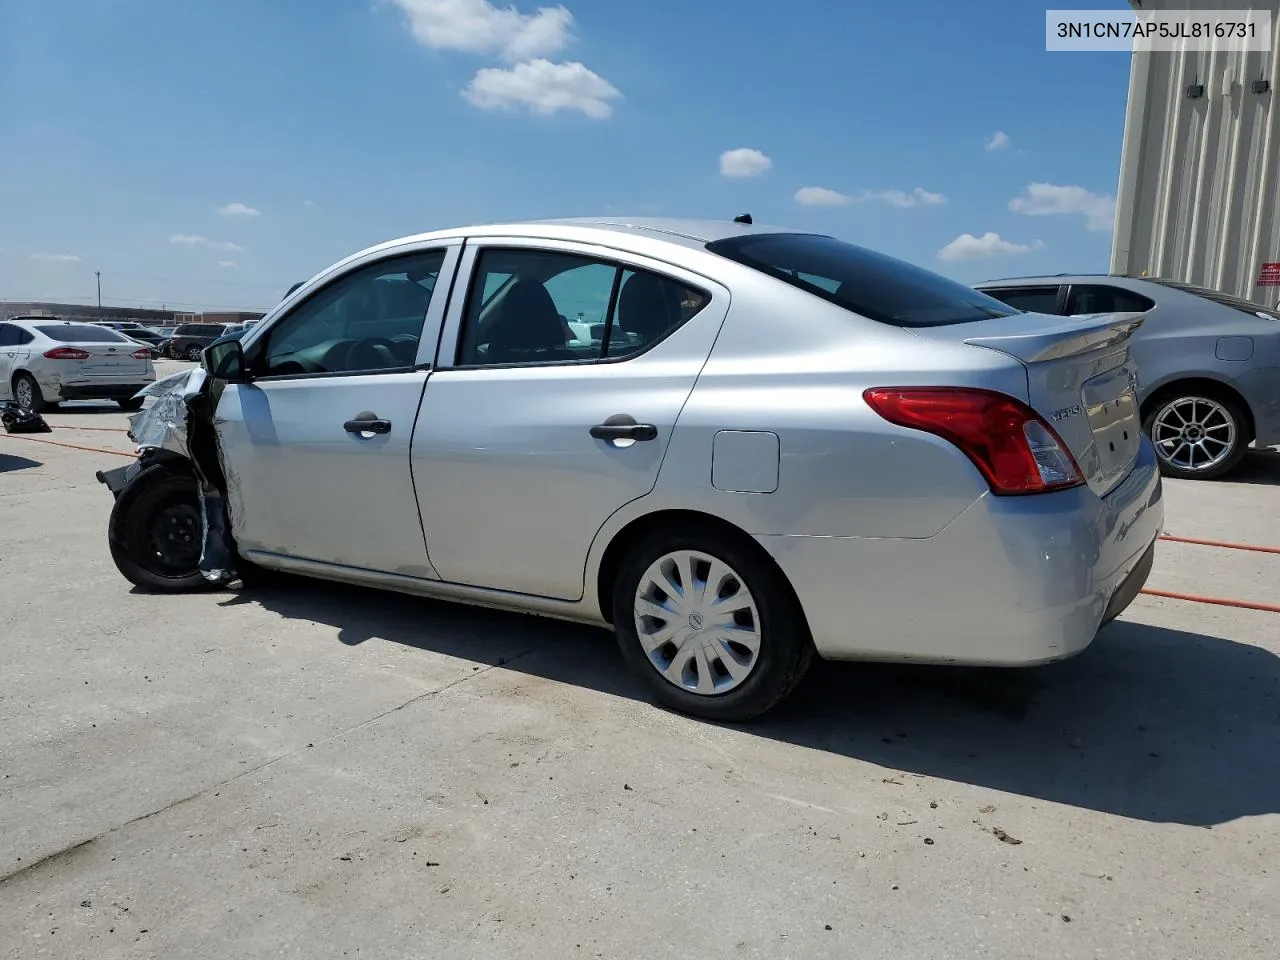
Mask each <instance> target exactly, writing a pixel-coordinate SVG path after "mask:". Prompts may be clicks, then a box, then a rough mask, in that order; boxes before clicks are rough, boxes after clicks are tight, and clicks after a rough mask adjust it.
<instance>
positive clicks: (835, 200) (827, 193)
mask: <svg viewBox="0 0 1280 960" xmlns="http://www.w3.org/2000/svg"><path fill="white" fill-rule="evenodd" d="M796 203H798V204H800V205H801V206H802V207H843V206H844V205H845V204H846V203H853V197H851V196H849V195H848V194H846V193H840V192H839V191H838V190H828V189H827V188H826V187H801V188H800V189H799V190H797V191H796Z"/></svg>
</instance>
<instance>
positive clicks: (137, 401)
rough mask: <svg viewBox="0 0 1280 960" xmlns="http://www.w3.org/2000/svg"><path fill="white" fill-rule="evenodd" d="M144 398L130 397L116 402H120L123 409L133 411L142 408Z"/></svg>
mask: <svg viewBox="0 0 1280 960" xmlns="http://www.w3.org/2000/svg"><path fill="white" fill-rule="evenodd" d="M143 399H144V398H142V397H130V398H129V399H128V400H117V401H116V403H118V404H120V409H121V410H128V411H130V412H132V411H134V410H141V409H142V401H143Z"/></svg>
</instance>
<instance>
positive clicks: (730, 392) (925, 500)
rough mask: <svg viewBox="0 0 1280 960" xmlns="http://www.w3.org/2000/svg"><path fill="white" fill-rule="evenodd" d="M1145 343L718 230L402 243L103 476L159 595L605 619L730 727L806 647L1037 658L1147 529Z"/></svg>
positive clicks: (273, 327)
mask: <svg viewBox="0 0 1280 960" xmlns="http://www.w3.org/2000/svg"><path fill="white" fill-rule="evenodd" d="M1139 322H1140V321H1139V320H1136V319H1134V318H1133V317H1132V316H1127V315H1125V316H1118V317H1112V316H1103V317H1097V318H1092V319H1089V320H1084V321H1064V320H1062V319H1060V318H1050V317H1043V316H1035V315H1027V314H1021V313H1018V312H1017V311H1014V310H1011V309H1010V308H1008V307H1007V306H1005V305H1004V304H1001V303H999V302H997V301H995V300H993V299H991V298H990V297H988V296H986V295H984V294H981V293H978V292H976V291H974V290H972V289H970V288H968V287H965V286H962V285H960V284H957V283H953V282H952V281H949V280H946V279H943V278H942V277H939V276H937V275H936V274H933V273H929V272H927V271H925V270H921V269H919V268H917V267H913V266H910V265H908V264H906V263H902V262H901V261H897V260H893V259H891V258H888V257H884V256H881V255H879V254H875V253H872V252H870V251H867V250H864V249H861V248H859V247H855V246H851V245H850V244H847V243H843V242H841V241H838V240H835V239H832V238H830V237H825V236H815V235H810V234H806V233H799V232H789V231H783V230H776V229H768V228H763V227H759V226H751V225H747V224H741V223H736V222H735V223H721V222H702V221H633V222H629V223H619V222H605V221H558V222H547V223H531V224H507V225H499V226H490V227H472V228H467V229H457V230H445V231H440V232H438V233H430V234H423V235H420V236H415V237H409V238H406V239H403V240H396V241H394V242H391V243H387V244H383V245H381V246H378V247H374V248H372V249H369V250H366V251H364V252H362V253H358V254H356V255H354V256H352V257H350V258H349V259H346V260H344V261H342V262H341V263H338V264H337V265H335V266H333V267H331V268H330V269H328V270H326V271H325V272H324V273H322V274H320V275H319V276H317V277H315V278H314V279H313V280H311V281H310V282H308V283H306V284H304V285H303V286H302V287H301V288H300V289H298V290H296V291H294V292H292V293H291V294H289V295H288V296H287V297H286V298H285V299H284V300H283V301H282V302H281V303H280V304H279V305H278V306H277V307H276V308H275V309H274V310H273V311H272V312H271V313H270V314H268V315H267V316H266V317H265V318H264V319H263V321H262V322H261V323H260V324H258V326H257V327H256V328H254V329H253V330H252V331H250V332H249V333H248V334H246V335H245V336H244V337H243V338H242V339H239V340H237V339H226V340H223V341H221V342H219V343H217V344H216V345H214V346H212V347H210V348H209V349H208V350H207V351H206V352H205V356H204V361H205V363H204V368H202V369H198V370H195V371H191V372H190V373H189V374H180V375H178V376H176V377H174V378H171V379H170V380H168V381H165V382H164V383H162V384H157V386H156V388H154V389H153V392H154V393H156V394H158V396H157V397H156V400H155V401H154V406H153V407H149V408H147V409H146V410H144V411H143V412H142V413H140V414H139V415H137V416H136V417H135V418H134V423H133V433H134V437H135V439H136V440H137V441H138V442H139V445H140V447H142V448H143V453H142V456H141V458H140V459H139V460H138V462H136V463H135V464H132V465H130V466H128V467H123V468H121V469H120V470H118V471H112V472H111V473H109V474H103V475H101V477H100V478H101V479H102V480H103V482H104V483H106V484H107V485H108V487H109V488H110V489H111V490H112V492H113V493H114V494H115V495H116V498H117V499H116V503H115V507H114V509H113V511H112V519H111V525H110V544H111V550H112V554H113V556H114V558H115V561H116V563H117V565H118V566H119V568H120V570H121V571H122V572H123V573H124V575H125V576H126V577H128V578H129V579H130V580H132V581H133V582H134V583H135V584H138V585H139V586H142V587H145V588H148V589H152V590H169V591H180V590H190V589H195V588H198V587H200V586H206V585H208V583H210V582H213V583H229V582H233V581H234V580H235V579H236V578H237V577H238V578H239V579H241V580H246V581H252V580H254V579H255V578H260V577H262V576H263V575H264V574H266V573H269V572H271V571H288V572H293V573H300V574H305V575H308V576H313V577H318V578H321V579H326V580H337V581H345V582H349V583H356V584H364V585H369V586H376V587H382V588H386V589H391V590H399V591H403V592H408V593H414V594H420V595H425V596H433V597H442V598H446V599H452V600H460V601H463V602H467V603H476V604H483V605H487V606H496V607H504V608H507V609H513V610H519V611H524V612H528V613H537V614H542V615H545V616H553V617H560V618H564V619H568V620H577V621H583V622H587V623H592V624H598V625H608V626H612V627H613V628H614V629H615V630H616V632H617V635H618V639H619V641H620V643H621V647H622V652H623V654H624V656H625V658H626V659H627V661H628V662H629V663H630V665H631V666H632V667H633V668H634V670H635V671H636V672H637V673H638V675H639V676H640V677H641V679H642V680H643V682H644V683H645V684H647V686H648V688H649V690H650V691H651V693H652V694H653V695H654V696H655V698H656V699H658V700H659V701H661V702H662V703H665V704H667V705H669V706H671V707H674V708H677V709H680V710H684V711H687V712H690V713H693V714H697V715H700V716H704V717H711V718H717V719H722V720H735V719H742V718H746V717H750V716H752V715H755V714H758V713H760V712H762V711H764V710H766V709H768V708H769V707H770V706H771V705H773V704H774V703H776V702H777V701H779V700H780V699H781V698H782V697H784V696H785V695H786V694H787V693H788V692H789V691H790V690H791V689H792V688H793V687H794V686H795V685H796V683H797V682H799V680H800V678H801V676H802V675H803V674H804V672H805V669H806V668H807V667H808V665H809V662H810V659H811V656H812V654H813V653H815V652H816V653H817V654H818V655H820V656H822V657H827V658H832V659H859V658H861V659H881V660H910V661H919V662H934V663H969V664H999V665H1010V666H1012V665H1027V664H1035V663H1043V662H1046V661H1051V660H1058V659H1062V658H1065V657H1069V656H1071V655H1073V654H1076V653H1079V652H1080V651H1081V650H1083V649H1084V648H1085V647H1086V646H1087V645H1088V644H1089V643H1090V641H1092V640H1093V637H1094V635H1095V634H1096V633H1097V631H1098V628H1099V627H1100V626H1101V625H1102V624H1104V623H1106V622H1107V621H1108V620H1110V619H1111V618H1113V617H1115V616H1116V615H1117V614H1118V613H1119V612H1120V611H1121V610H1123V609H1124V607H1125V606H1126V605H1127V604H1128V603H1129V602H1130V601H1131V600H1132V599H1133V597H1134V595H1135V594H1136V593H1137V592H1138V590H1139V589H1140V587H1141V586H1142V584H1143V582H1144V581H1145V579H1146V577H1147V574H1148V572H1149V570H1150V567H1151V558H1152V555H1153V550H1154V543H1155V540H1156V537H1157V534H1158V533H1159V531H1160V528H1161V524H1162V518H1163V500H1162V496H1161V486H1160V474H1159V470H1158V468H1157V465H1156V459H1155V454H1154V451H1153V450H1152V447H1151V444H1150V442H1149V441H1147V440H1146V439H1145V438H1144V437H1143V435H1142V431H1141V429H1140V424H1139V422H1138V411H1137V401H1136V398H1135V396H1134V376H1135V375H1134V369H1133V365H1132V363H1131V362H1130V361H1129V357H1128V341H1129V337H1130V335H1131V333H1132V331H1133V330H1134V329H1135V327H1136V326H1137V325H1138V323H1139ZM215 439H216V442H215ZM197 477H199V480H197ZM224 502H225V513H224V510H223V504H224ZM202 511H203V520H204V521H205V522H204V523H203V524H202V513H201V512H202ZM424 629H427V628H425V627H424Z"/></svg>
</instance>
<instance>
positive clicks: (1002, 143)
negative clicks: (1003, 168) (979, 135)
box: [986, 130, 1013, 150]
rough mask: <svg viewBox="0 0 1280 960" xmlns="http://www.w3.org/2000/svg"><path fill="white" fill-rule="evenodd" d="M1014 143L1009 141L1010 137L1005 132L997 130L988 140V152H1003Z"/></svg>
mask: <svg viewBox="0 0 1280 960" xmlns="http://www.w3.org/2000/svg"><path fill="white" fill-rule="evenodd" d="M1012 143H1013V141H1012V140H1010V139H1009V135H1008V134H1007V133H1005V132H1004V131H1003V130H997V131H996V132H995V133H993V134H992V135H991V136H989V137H988V138H987V141H986V147H987V149H988V150H1003V149H1005V148H1006V147H1008V146H1010V145H1012Z"/></svg>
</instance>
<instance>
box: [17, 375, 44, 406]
mask: <svg viewBox="0 0 1280 960" xmlns="http://www.w3.org/2000/svg"><path fill="white" fill-rule="evenodd" d="M20 385H21V386H20ZM22 387H26V388H28V389H30V391H31V406H30V408H29V409H30V410H32V411H33V412H35V413H43V412H44V411H46V410H48V409H49V404H48V403H46V402H45V399H44V393H42V392H41V390H40V384H38V383H36V378H35V377H33V376H31V374H29V373H19V374H18V375H17V376H15V377H14V378H13V386H12V391H13V392H12V394H11V396H12V397H13V399H14V400H15V401H17V400H18V393H19V390H20V389H21V388H22ZM18 405H19V406H21V402H19V404H18Z"/></svg>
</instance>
